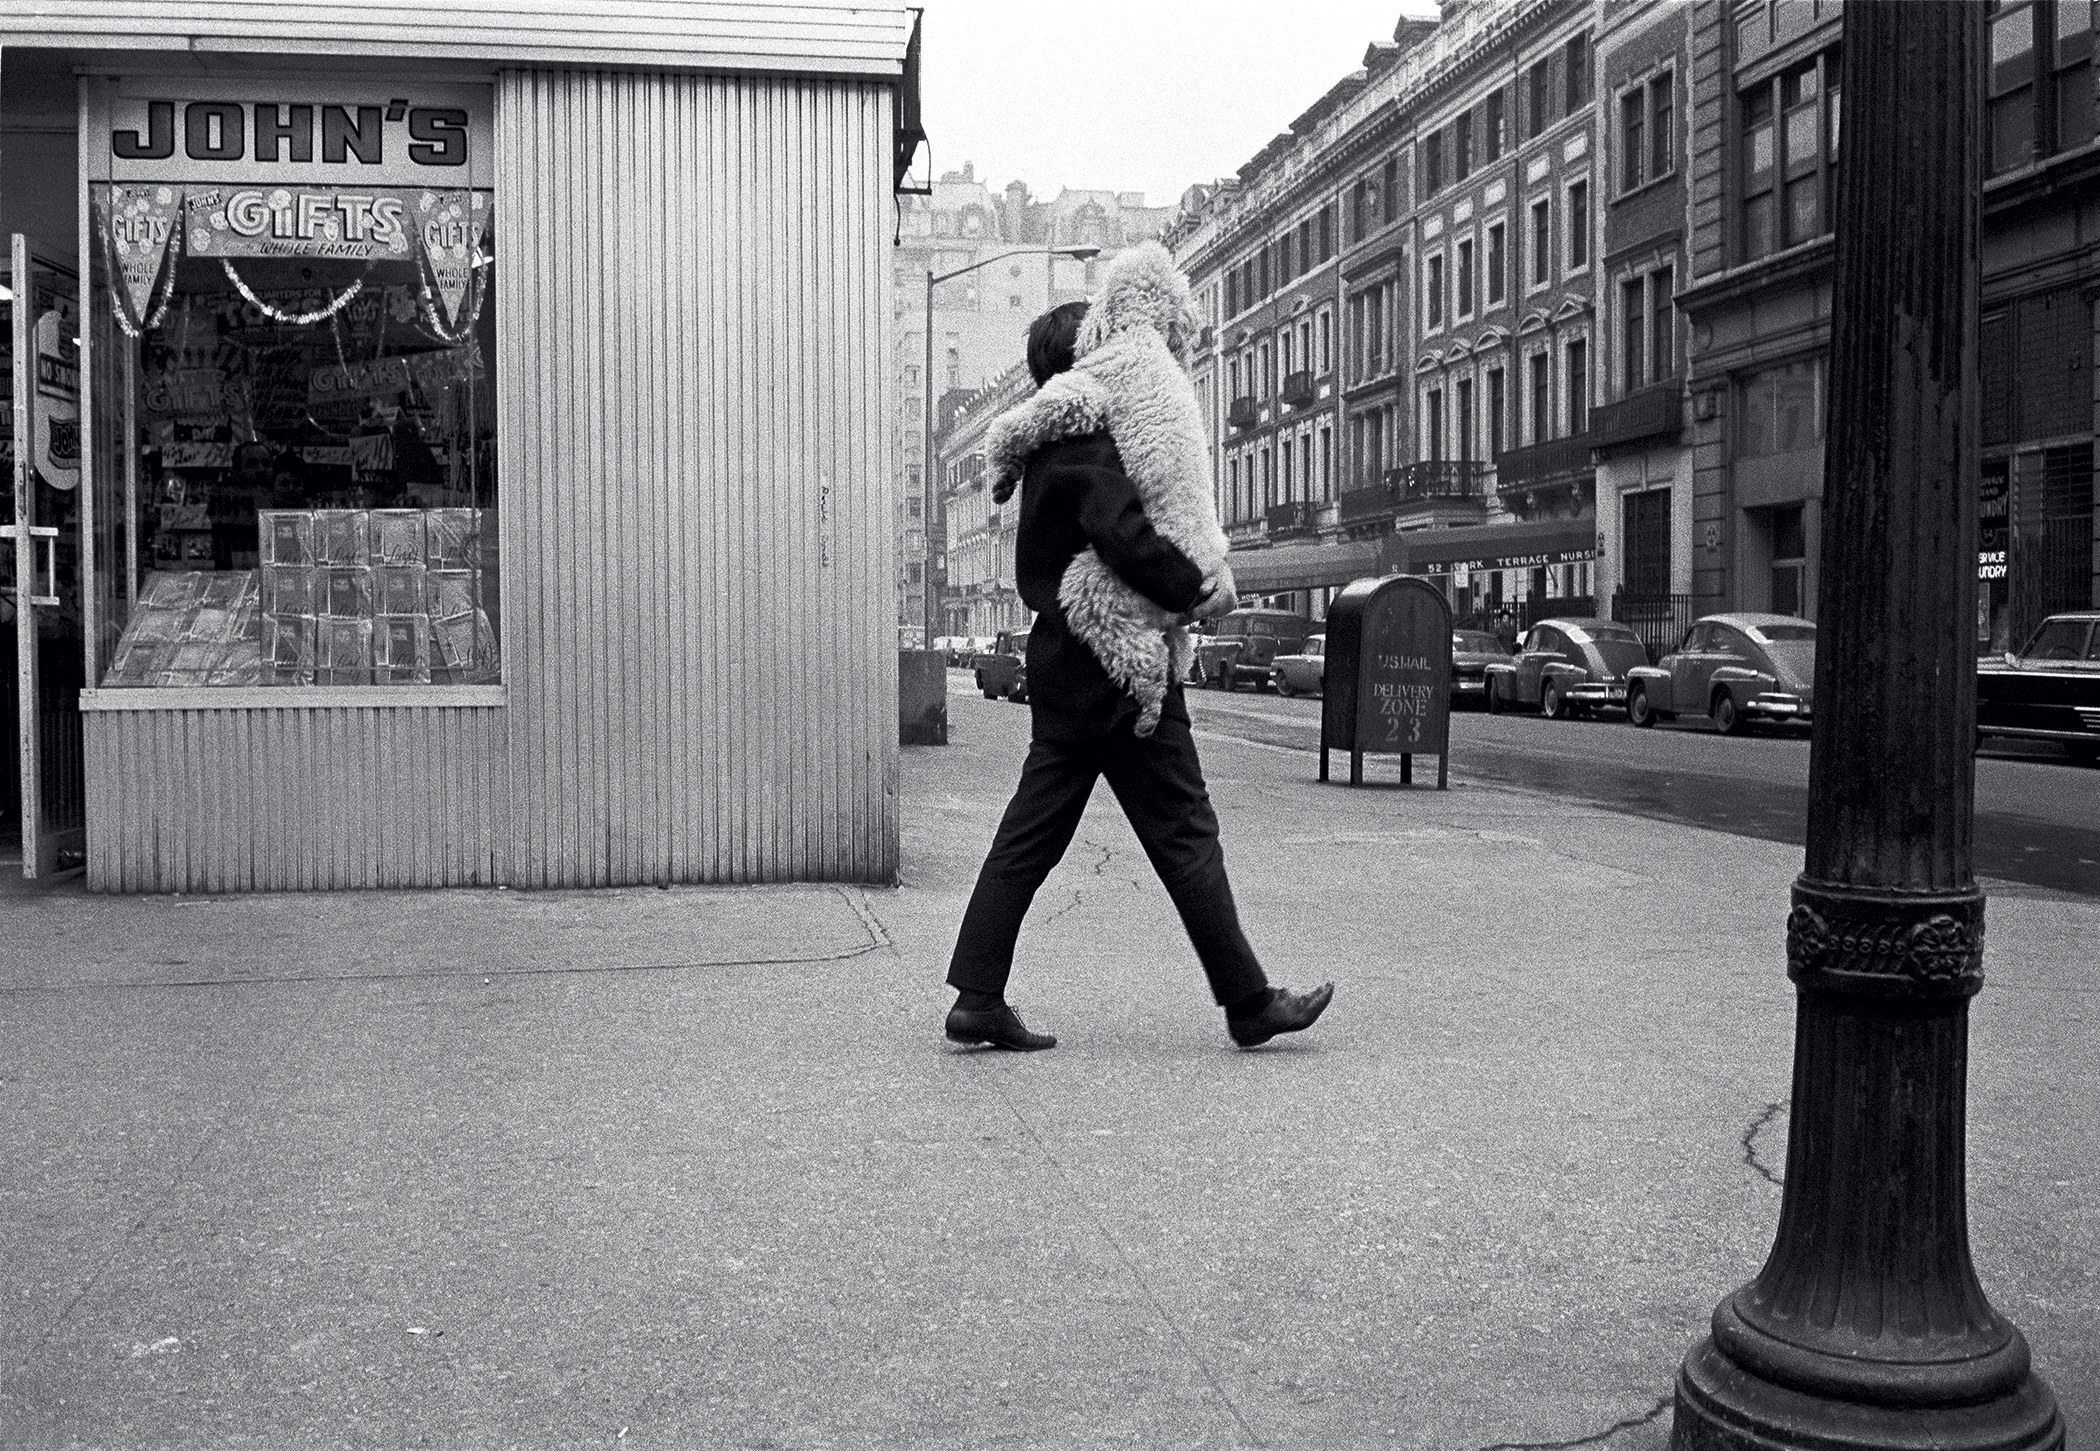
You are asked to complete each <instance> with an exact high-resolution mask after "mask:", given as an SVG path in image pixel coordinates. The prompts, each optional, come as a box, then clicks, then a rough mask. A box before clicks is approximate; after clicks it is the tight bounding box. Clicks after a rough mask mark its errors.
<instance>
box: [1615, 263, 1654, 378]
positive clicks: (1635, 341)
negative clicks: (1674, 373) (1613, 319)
mask: <svg viewBox="0 0 2100 1451" xmlns="http://www.w3.org/2000/svg"><path fill="white" fill-rule="evenodd" d="M1647 290H1648V279H1647V278H1645V277H1635V278H1632V279H1630V280H1629V281H1627V282H1625V283H1623V284H1622V285H1621V286H1620V288H1619V347H1620V354H1621V358H1620V361H1621V364H1622V373H1621V379H1622V381H1621V383H1620V388H1619V391H1620V392H1621V393H1622V394H1624V393H1631V392H1633V391H1634V390H1636V389H1637V388H1639V387H1640V386H1641V385H1642V384H1643V383H1646V382H1647V381H1648V370H1647V365H1646V363H1645V361H1644V359H1643V356H1642V354H1643V352H1644V351H1645V344H1646V342H1647V338H1648V318H1647V309H1646V307H1645V306H1643V299H1644V296H1645V294H1646V293H1647Z"/></svg>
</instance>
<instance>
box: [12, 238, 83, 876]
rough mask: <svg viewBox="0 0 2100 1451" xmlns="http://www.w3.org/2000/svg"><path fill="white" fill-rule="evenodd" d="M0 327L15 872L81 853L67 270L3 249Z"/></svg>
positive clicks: (75, 324)
mask: <svg viewBox="0 0 2100 1451" xmlns="http://www.w3.org/2000/svg"><path fill="white" fill-rule="evenodd" d="M8 264H9V265H8V272H7V289H8V296H7V300H6V301H5V303H4V304H0V307H4V308H5V309H6V318H7V326H6V328H5V330H4V333H5V336H6V338H7V342H8V348H9V354H10V355H9V358H8V364H9V366H8V367H7V368H6V369H5V370H4V371H5V375H6V378H7V385H8V388H9V393H10V397H9V405H10V406H9V407H8V408H7V410H6V415H7V420H8V428H9V436H8V439H7V444H8V451H9V453H10V455H11V458H10V463H11V464H12V473H13V488H12V489H11V490H10V491H9V493H8V514H7V518H6V521H5V522H4V523H0V551H4V552H5V553H7V554H8V556H9V563H10V566H11V567H10V569H9V570H8V576H9V577H8V579H7V593H6V595H5V599H4V602H0V603H4V608H0V615H12V624H13V627H14V628H13V631H12V633H13V636H14V646H15V648H14V657H15V658H14V661H13V664H14V686H15V689H14V695H15V702H14V703H15V707H16V709H15V713H14V714H15V720H16V722H17V723H18V724H17V728H16V730H15V731H14V740H15V762H14V764H15V766H16V770H15V772H14V775H15V777H16V779H17V780H18V781H19V782H20V794H19V797H18V798H17V799H16V800H15V801H14V802H13V803H11V804H14V805H16V806H18V808H19V816H18V817H16V818H15V819H14V820H13V821H10V822H9V823H7V828H6V829H10V830H17V831H19V833H20V844H21V852H22V875H24V876H25V877H40V876H47V875H49V874H50V873H52V872H55V871H59V870H62V869H64V868H67V867H71V866H74V865H77V864H78V863H79V862H80V861H81V859H82V858H83V856H84V852H85V847H86V833H85V823H86V816H87V812H86V791H85V777H84V772H83V769H82V749H81V730H80V690H81V688H82V686H84V685H85V684H86V683H87V682H86V680H85V678H84V677H85V672H86V657H85V655H84V653H83V647H84V636H83V633H82V620H81V600H82V598H83V595H82V583H83V581H82V578H81V567H82V554H81V534H80V530H81V487H80V482H81V417H80V344H79V341H78V339H79V335H80V289H79V285H78V281H77V279H76V277H75V275H74V273H73V272H72V271H71V270H70V269H69V268H65V267H61V266H59V265H57V264H56V263H51V262H46V261H44V260H43V259H41V258H38V257H35V256H33V255H31V253H30V251H29V245H28V241H27V239H25V238H24V237H22V236H20V235H17V236H15V237H14V238H13V239H12V245H11V247H10V248H9V256H8Z"/></svg>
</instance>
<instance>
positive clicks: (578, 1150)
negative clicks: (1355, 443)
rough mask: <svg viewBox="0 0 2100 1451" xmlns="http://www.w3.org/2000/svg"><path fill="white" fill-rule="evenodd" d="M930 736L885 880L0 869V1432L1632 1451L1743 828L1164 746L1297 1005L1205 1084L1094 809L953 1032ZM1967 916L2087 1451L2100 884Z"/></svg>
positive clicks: (1990, 1161) (1785, 1012) (2000, 1212)
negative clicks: (323, 880)
mask: <svg viewBox="0 0 2100 1451" xmlns="http://www.w3.org/2000/svg"><path fill="white" fill-rule="evenodd" d="M950 710H951V718H952V729H953V733H954V741H955V743H954V744H952V745H950V746H948V747H945V748H931V749H924V750H911V751H907V752H906V756H905V796H906V802H905V805H906V816H905V820H906V841H905V880H904V882H903V885H902V886H901V887H900V888H899V889H897V890H894V891H890V890H879V889H870V890H866V891H862V890H860V889H854V888H847V889H838V888H832V887H822V886H798V887H778V888H750V889H674V890H670V891H658V890H654V889H638V890H629V891H616V892H603V893H588V894H586V893H566V892H563V893H529V894H528V893H513V892H451V893H372V894H361V895H353V894H343V895H327V896H309V897H269V898H226V899H203V898H161V899H144V900H141V899H111V898H92V897H88V896H86V895H85V894H84V893H83V892H82V891H81V890H80V889H79V887H78V886H77V885H70V884H68V885H61V886H59V887H57V888H55V889H46V890H41V891H33V890H29V889H26V888H24V887H22V886H20V885H19V884H16V885H13V886H10V887H5V888H0V922H4V927H0V933H4V936H0V1163H4V1164H5V1165H6V1166H7V1168H6V1172H5V1173H4V1175H0V1445H4V1446H7V1447H10V1448H13V1447H23V1448H44V1447H60V1446H66V1447H72V1446H82V1447H109V1448H134V1447H208V1448H214V1451H217V1448H247V1447H253V1448H271V1451H276V1448H283V1447H292V1446H298V1447H331V1448H332V1447H344V1448H352V1447H356V1448H365V1447H380V1446H387V1447H393V1446H418V1445H430V1446H442V1447H483V1446H488V1447H498V1446H523V1447H573V1446H587V1445H605V1446H614V1447H622V1448H625V1447H649V1446H654V1447H771V1448H779V1451H804V1448H810V1451H814V1448H828V1447H840V1448H849V1447H885V1448H888V1447H895V1448H907V1447H910V1448H917V1447H954V1448H965V1447H968V1448H975V1447H983V1446H991V1445H999V1446H1011V1447H1091V1446H1133V1447H1145V1448H1152V1447H1230V1446H1271V1447H1318V1448H1346V1447H1372V1446H1376V1447H1401V1448H1437V1451H1446V1448H1456V1451H1476V1448H1491V1447H1499V1448H1504V1451H1509V1448H1518V1447H1527V1446H1529V1447H1538V1446H1564V1445H1569V1444H1573V1443H1576V1442H1580V1443H1581V1444H1584V1445H1592V1444H1594V1445H1602V1446H1607V1447H1610V1448H1614V1451H1631V1448H1640V1451H1657V1448H1661V1447H1662V1446H1664V1445H1665V1444H1666V1442H1667V1439H1668V1425H1669V1413H1668V1410H1667V1397H1668V1395H1669V1391H1670V1385H1671V1380H1672V1377H1673V1375H1674V1373H1675V1370H1676V1366H1677V1363H1678V1361H1679V1359H1680V1358H1681V1357H1682V1355H1683V1354H1684V1352H1685V1350H1686V1349H1688V1348H1689V1347H1690V1346H1691V1345H1692V1343H1693V1342H1694V1341H1695V1340H1696V1339H1697V1338H1698V1336H1699V1335H1700V1334H1701V1333H1702V1331H1703V1327H1704V1324H1705V1320H1706V1317H1707V1316H1708V1315H1709V1314H1710V1313H1711V1311H1712V1309H1713V1306H1714V1304H1715V1302H1716V1301H1717V1300H1718V1299H1719V1298H1720V1297H1721V1296H1722V1295H1723V1294H1724V1293H1726V1292H1727V1291H1729V1290H1731V1289H1733V1288H1734V1287H1735V1286H1737V1285H1738V1284H1740V1283H1741V1282H1743V1281H1744V1280H1746V1279H1748V1278H1749V1277H1750V1276H1751V1275H1752V1274H1754V1273H1755V1272H1756V1270H1757V1268H1758V1266H1759V1264H1760V1263H1761V1260H1762V1257H1763V1254H1764V1252H1765V1250H1766V1249H1767V1248H1768V1247H1769V1245H1770V1243H1771V1237H1772V1231H1773V1227H1774V1224H1775V1222H1776V1218H1777V1212H1778V1207H1779V1190H1778V1188H1777V1187H1776V1185H1775V1183H1774V1182H1773V1179H1772V1176H1773V1175H1776V1174H1778V1173H1779V1172H1781V1170H1782V1168H1783V1165H1784V1163H1785V1128H1786V1116H1785V1101H1786V1097H1787V1091H1788V1076H1789V1066H1790V1060H1791V1034H1792V991H1791V988H1790V986H1789V984H1788V983H1787V980H1786V975H1785V963H1784V951H1783V920H1784V915H1785V901H1786V888H1787V885H1788V883H1789V882H1790V881H1791V879H1792V877H1793V875H1794V873H1795V872H1796V871H1797V870H1798V869H1799V853H1798V850H1796V849H1792V848H1787V847H1781V846H1776V845H1772V844H1769V843H1764V842H1758V841H1751V840H1746V839H1742V838H1736V837H1728V836H1721V835H1717V834H1713V833H1708V832H1703V831H1698V830H1694V829H1690V828H1679V827H1672V826H1667V825H1663V824H1659V823H1656V822H1652V821H1646V820H1637V819H1633V818H1628V817H1619V816H1615V815H1611V814H1608V813H1604V812H1600V811H1595V810H1591V809H1587V808H1579V807H1569V806H1566V805H1564V804H1561V803H1558V802H1555V801H1553V800H1551V799H1548V798H1544V797H1538V796H1531V795H1524V794H1518V793H1514V792H1506V791H1499V790H1492V789H1488V788H1483V787H1480V786H1475V785H1470V784H1468V783H1466V782H1464V781H1463V780H1461V781H1458V782H1455V783H1454V787H1453V789H1452V790H1450V791H1448V792H1444V793H1441V794H1440V793H1437V792H1435V791H1433V790H1426V789H1420V788H1417V789H1414V790H1410V791H1404V792H1403V791H1399V790H1391V789H1367V790H1361V791H1351V790H1348V789H1345V788H1339V787H1320V786H1316V785H1314V784H1313V782H1312V776H1313V772H1314V761H1313V758H1312V757H1311V756H1308V755H1302V754H1297V753H1292V752H1287V751H1282V750H1276V749H1269V748H1258V747H1254V746H1249V745H1244V744H1240V743H1236V742H1231V741H1227V740H1224V739H1212V738H1206V739H1205V740H1204V741H1203V748H1204V751H1205V759H1206V765H1207V768H1208V770H1209V774H1210V777H1211V781H1212V788H1213V795H1214V797H1215V798H1216V800H1217V802H1218V805H1219V808H1220V812H1221V815H1222V816H1223V818H1224V821H1225V829H1226V837H1227V844H1228V850H1229V852H1230V853H1231V858H1232V861H1233V864H1234V871H1235V877H1236V885H1237V888H1238V891H1239V894H1240V897H1241V904H1242V911H1243V914H1244V916H1245V918H1246V920H1247V922H1248V924H1249V928H1250V932H1251V935H1253V936H1254V938H1255V941H1256V945H1257V946H1258V947H1259V948H1260V949H1261V950H1262V951H1263V953H1264V955H1265V957H1266V959H1267V960H1268V962H1269V965H1270V970H1271V973H1272V975H1273V976H1275V977H1276V978H1277V979H1279V980H1280V981H1284V982H1288V983H1293V984H1298V985H1304V984H1306V983H1309V982H1312V981H1316V980H1319V979H1321V978H1324V977H1330V976H1331V977H1333V978H1335V979H1336V980H1337V982H1338V984H1339V987H1338V992H1337V996H1336V1001H1335V1006H1334V1008H1333V1009H1332V1010H1331V1011H1330V1012H1329V1014H1328V1016H1327V1018H1326V1019H1325V1020H1324V1021H1323V1022H1322V1024H1321V1025H1320V1027H1319V1028H1318V1029H1316V1030H1315V1031H1314V1032H1313V1033H1311V1034H1308V1035H1306V1036H1305V1037H1304V1038H1302V1039H1298V1040H1282V1041H1279V1042H1278V1043H1277V1044H1275V1045H1273V1046H1272V1047H1271V1048H1269V1049H1266V1050H1263V1051H1261V1052H1259V1053H1251V1054H1243V1053H1237V1052H1234V1051H1232V1050H1231V1049H1230V1047H1229V1045H1228V1043H1227V1040H1226V1038H1225V1035H1224V1032H1223V1027H1222V1021H1221V1018H1220V1016H1219V1015H1218V1014H1217V1012H1216V1011H1215V1009H1213V1008H1212V1007H1211V1005H1210V1004H1209V1002H1208V1000H1207V998H1206V996H1205V994H1204V990H1203V985H1202V978H1201V975H1200V973H1199V972H1198V971H1197V969H1196V966H1195V963H1194V960H1193V957H1192V956H1191V954H1190V953H1189V951H1188V949H1187V947H1186V944H1185V942H1184V941H1183V940H1182V938H1181V936H1180V930H1179V926H1178V924H1177V923H1176V921H1175V919H1174V916H1173V913H1172V910H1171V909H1170V908H1169V906H1168V905H1167V903H1166V900H1165V897H1164V895H1163V894H1162V893H1161V892H1160V890H1159V888H1158V886H1157V883H1156V882H1155V881H1154V880H1153V879H1152V877H1151V874H1150V871H1149V868H1148V867H1147V866H1146V864H1145V862H1144V859H1143V856H1142V854H1141V853H1140V851H1139V850H1138V848H1137V845H1136V842H1135V840H1134V839H1133V838H1132V837H1131V836H1130V834H1129V832H1128V830H1127V828H1126V827H1124V825H1123V824H1122V821H1121V818H1120V816H1118V815H1117V814H1116V812H1115V809H1114V803H1113V799H1112V798H1111V797H1110V795H1109V793H1108V792H1107V791H1105V790H1103V791H1101V792H1100V793H1098V796H1097V799H1096V803H1095V810H1094V812H1093V814H1092V815H1090V816H1089V818H1088V820H1087V822H1086V824H1085V826H1084V827H1083V828H1082V830H1081V839H1080V841H1079V842H1078V843H1076V844H1075V846H1074V849H1073V851H1072V853H1071V856H1070V859H1069V860H1068V861H1067V863H1066V865H1065V866H1064V867H1063V868H1062V869H1061V870H1060V871H1059V873H1058V874H1057V875H1056V876H1055V877H1053V878H1052V880H1051V882H1050V884H1049V885H1048V886H1047V887H1046V888H1045V890H1044V892H1043V895H1042V897H1041V899H1040V900H1039V904H1038V908H1037V912H1036V914H1035V916H1034V917H1032V918H1031V927H1032V928H1033V929H1034V930H1033V931H1032V932H1031V933H1030V935H1029V936H1027V937H1025V938H1024V940H1023V944H1022V952H1021V955H1020V958H1019V961H1018V963H1017V967H1016V973H1015V981H1014V987H1013V994H1012V995H1013V998H1014V1000H1015V1001H1016V1002H1017V1003H1018V1004H1019V1005H1020V1006H1021V1007H1022V1008H1023V1010H1024V1012H1025V1013H1026V1015H1027V1017H1028V1020H1029V1022H1030V1023H1031V1025H1033V1026H1037V1027H1041V1028H1045V1029H1047V1030H1050V1031H1053V1032H1056V1033H1057V1034H1058V1035H1059V1036H1060V1039H1061V1040H1062V1041H1061V1043H1060V1046H1059V1047H1058V1048H1057V1049H1056V1050H1055V1051H1054V1052H1050V1053H1045V1054H1036V1055H1029V1056H1010V1055H995V1054H988V1053H959V1052H956V1051H953V1050H951V1049H950V1048H948V1046H947V1045H946V1044H944V1043H943V1042H942V1041H941V1039H940V1036H939V1023H940V1015H941V1013H942V1012H943V1011H944V1010H945V1007H946V1004H947V1001H948V996H949V995H948V994H947V993H946V992H945V991H944V990H943V988H942V987H941V985H940V978H941V973H942V971H943V969H944V967H945V960H946V953H947V949H948V947H949V945H950V942H951V940H952V933H953V930H954V925H955V923H956V921H957V920H958V918H959V916H960V914H961V910H962V905H963V902H964V900H965V898H966V896H967V893H968V889H969V885H970V882H971V879H972V877H973V875H974V873H975V870H976V867H977V864H978V861H979V860H980V858H981V856H982V853H983V850H984V848H985V846H986V844H987V843H988V842H989V840H990V836H991V832H992V829H993V826H994V824H995V823H996V821H997V817H998V813H999V810H1000V809H1001V807H1002V806H1003V805H1004V800H1005V793H1006V791H1007V790H1008V789H1009V788H1010V786H1011V783H1012V779H1013V776H1014V774H1015V772H1016V770H1017V769H1018V765H1019V759H1020V752H1021V748H1022V745H1023V738H1024V735H1025V731H1026V717H1027V712H1026V711H1025V710H1022V709H1020V708H1018V707H1014V706H1009V705H1005V704H993V703H987V702H982V701H979V700H977V699H976V698H975V697H974V696H970V695H955V696H952V697H951V701H950ZM1377 770H1378V773H1379V774H1380V775H1381V776H1382V777H1387V778H1396V777H1397V771H1395V770H1391V769H1388V768H1384V767H1379V768H1377ZM1987 885H1988V884H1987ZM1992 891H1993V896H1992V901H1991V909H1990V910H1991V916H1990V943H1991V950H1990V958H1989V961H1988V968H1989V971H1990V983H1989V985H1988V986H1987V987H1986V988H1985V990H1984V993H1983V995H1982V996H1981V997H1980V998H1978V999H1977V1001H1976V1004H1975V1009H1974V1019H1973V1030H1972V1058H1971V1069H1970V1156H1969V1163H1970V1217H1971V1235H1972V1240H1973V1243H1974V1247H1975V1253H1976V1260H1977V1265H1978V1270H1979V1273H1980V1275H1981V1278H1982V1280H1983V1283H1984V1285H1985V1287H1986V1289H1987V1290H1988V1291H1989V1293H1990V1295H1991V1298H1992V1301H1993V1303H1994V1304H1995V1305H1996V1306H1997V1307H1998V1309H1999V1310H2000V1311H2001V1312H2002V1313H2004V1314H2005V1315H2006V1316H2008V1317H2009V1318H2010V1319H2012V1320H2013V1321H2014V1322H2016V1323H2017V1324H2019V1325H2020V1326H2021V1328H2022V1329H2023V1330H2024V1331H2025V1332H2026V1333H2027V1336H2028V1338H2029V1340H2030V1342H2031V1343H2032V1345H2033V1347H2034V1352H2035V1360H2036V1364H2037V1366H2038V1368H2039V1369H2040V1370H2041V1372H2042V1373H2043V1375H2044V1376H2045V1377H2046V1378H2047V1379H2049V1381H2050V1382H2051V1384H2052V1385H2053V1386H2054V1387H2055V1389H2056V1391H2057V1393H2058V1395H2059V1397H2060V1399H2061V1400H2062V1402H2063V1404H2064V1408H2065V1413H2066V1417H2067V1420H2068V1421H2069V1423H2070V1440H2069V1445H2070V1446H2071V1447H2073V1448H2077V1447H2087V1446H2095V1445H2100V1076H2096V1075H2095V1073H2094V1072H2093V1068H2094V1062H2093V1052H2092V1048H2091V1044H2092V1041H2093V1023H2092V1021H2091V1020H2092V1019H2093V1018H2095V1017H2100V999H2096V997H2095V991H2096V984H2095V982H2094V981H2093V980H2092V978H2091V972H2090V963H2091V962H2092V960H2093V957H2094V949H2093V947H2092V944H2093V943H2094V942H2095V941H2100V903H2094V902H2090V901H2080V900H2074V899H2069V898H2058V897H2051V896H2048V895H2045V894H2038V893H2033V892H2023V891H2021V890H2018V889H2009V888H2008V889H2003V890H2000V889H1997V888H1995V887H1994V888H1992ZM1053 919H1054V921H1055V930H1054V931H1045V930H1043V928H1044V926H1045V924H1047V923H1049V922H1051V921H1052V920H1053ZM1614 1426H1622V1427H1623V1429H1621V1430H1619V1431H1618V1432H1617V1433H1616V1434H1611V1435H1609V1436H1607V1434H1606V1433H1608V1432H1611V1430H1612V1428H1613V1427H1614ZM1585 1438H1588V1439H1585Z"/></svg>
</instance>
